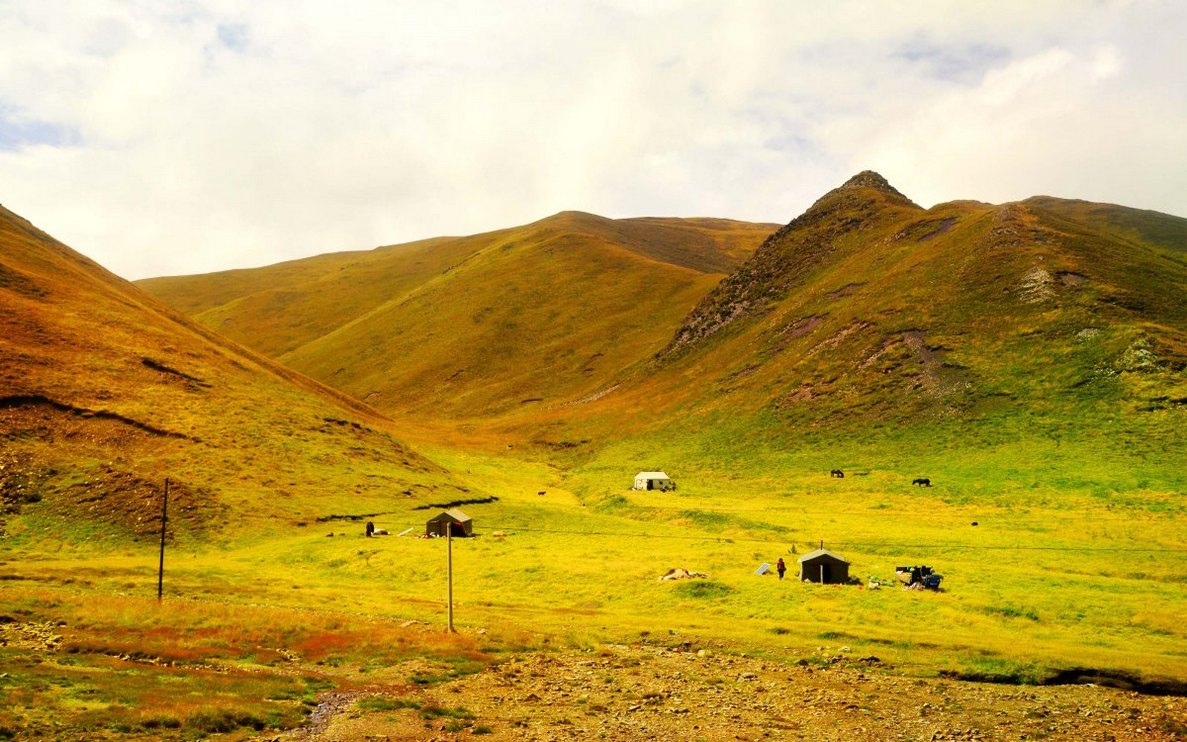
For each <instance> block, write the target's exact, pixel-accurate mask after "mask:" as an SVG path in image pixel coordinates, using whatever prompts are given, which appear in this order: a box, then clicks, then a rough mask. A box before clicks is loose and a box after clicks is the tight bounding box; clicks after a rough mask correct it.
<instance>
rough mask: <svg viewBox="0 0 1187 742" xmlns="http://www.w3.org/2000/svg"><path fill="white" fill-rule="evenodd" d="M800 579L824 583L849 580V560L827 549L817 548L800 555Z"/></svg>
mask: <svg viewBox="0 0 1187 742" xmlns="http://www.w3.org/2000/svg"><path fill="white" fill-rule="evenodd" d="M800 579H801V580H807V581H808V582H822V583H824V584H826V585H830V584H839V583H844V582H848V581H849V562H847V561H845V559H844V558H843V557H841V556H840V555H838V554H834V553H832V552H831V551H829V550H828V549H817V550H816V551H812V552H808V553H807V554H804V555H803V556H802V557H800Z"/></svg>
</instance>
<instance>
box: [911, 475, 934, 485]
mask: <svg viewBox="0 0 1187 742" xmlns="http://www.w3.org/2000/svg"><path fill="white" fill-rule="evenodd" d="M911 484H917V485H919V486H920V487H930V486H931V480H930V479H926V478H924V477H920V478H919V479H916V480H915V481H913V482H911Z"/></svg>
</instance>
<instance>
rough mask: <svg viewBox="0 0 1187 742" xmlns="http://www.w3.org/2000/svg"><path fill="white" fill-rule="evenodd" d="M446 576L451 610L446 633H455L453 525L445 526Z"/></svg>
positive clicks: (447, 524) (448, 614)
mask: <svg viewBox="0 0 1187 742" xmlns="http://www.w3.org/2000/svg"><path fill="white" fill-rule="evenodd" d="M445 527H446V531H445V534H446V535H445V574H446V581H447V582H448V583H449V597H448V598H447V602H448V603H449V610H448V613H447V618H446V631H448V632H449V633H451V634H452V633H453V524H452V523H446V524H445Z"/></svg>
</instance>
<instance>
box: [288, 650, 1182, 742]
mask: <svg viewBox="0 0 1187 742" xmlns="http://www.w3.org/2000/svg"><path fill="white" fill-rule="evenodd" d="M820 659H821V658H819V657H818V658H813V661H811V662H806V663H793V664H783V663H781V662H775V661H764V660H759V659H753V658H744V657H737V656H733V655H729V654H725V653H722V652H717V651H713V650H710V649H702V650H698V651H692V650H691V649H685V648H683V647H677V648H675V649H673V648H668V647H659V646H653V645H647V644H640V645H631V646H626V645H614V646H607V647H604V648H602V649H601V650H599V651H595V652H585V653H567V654H525V655H521V656H520V657H518V658H516V659H514V660H511V661H508V662H505V663H502V664H500V665H497V666H492V667H490V668H488V669H487V670H485V671H483V672H481V673H478V674H476V675H471V676H467V677H463V678H461V679H458V680H454V681H452V682H449V683H447V684H443V685H437V686H433V687H431V688H426V689H420V690H416V691H413V692H411V693H410V694H408V695H403V696H401V697H399V698H394V697H384V696H382V695H375V694H368V693H365V692H364V693H360V694H359V695H356V696H353V697H351V698H343V697H341V696H335V697H333V698H329V699H328V701H329V703H330V705H329V706H327V708H326V711H327V712H328V713H325V714H322V715H321V716H319V717H318V722H317V726H316V727H313V728H307V729H305V730H302V731H300V732H296V733H293V734H289V735H284V736H281V737H278V738H277V739H281V740H296V739H324V740H382V739H390V740H404V739H424V740H448V739H459V738H470V737H473V738H475V739H486V740H517V741H520V742H522V741H524V740H541V741H543V740H566V739H567V740H586V739H610V740H644V739H653V740H698V739H703V740H735V739H738V740H760V739H813V740H941V739H943V740H980V739H984V740H996V739H1002V740H1007V739H1008V740H1037V739H1046V740H1181V739H1187V699H1185V698H1183V697H1175V696H1150V695H1141V694H1138V693H1134V692H1131V691H1122V690H1117V689H1113V688H1104V687H1098V686H1093V685H1074V686H1044V687H1020V686H1010V685H994V684H983V683H970V682H962V681H956V680H947V679H918V678H905V677H900V676H896V675H894V674H893V673H892V672H890V671H888V670H887V669H886V668H884V667H883V666H882V665H881V663H880V662H879V661H878V660H877V659H876V658H872V657H867V658H857V657H850V656H848V655H844V654H837V655H835V656H832V657H829V658H828V659H831V660H832V661H831V662H830V661H825V662H820V661H819V660H820Z"/></svg>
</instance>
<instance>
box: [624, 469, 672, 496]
mask: <svg viewBox="0 0 1187 742" xmlns="http://www.w3.org/2000/svg"><path fill="white" fill-rule="evenodd" d="M632 489H637V490H664V491H665V492H666V491H668V490H674V489H676V483H675V482H673V481H672V478H671V477H669V476H668V475H667V474H664V473H663V472H662V471H641V472H639V473H638V474H636V475H635V486H634V487H633V488H632Z"/></svg>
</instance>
